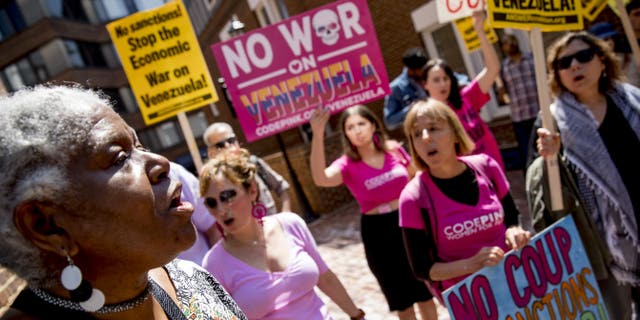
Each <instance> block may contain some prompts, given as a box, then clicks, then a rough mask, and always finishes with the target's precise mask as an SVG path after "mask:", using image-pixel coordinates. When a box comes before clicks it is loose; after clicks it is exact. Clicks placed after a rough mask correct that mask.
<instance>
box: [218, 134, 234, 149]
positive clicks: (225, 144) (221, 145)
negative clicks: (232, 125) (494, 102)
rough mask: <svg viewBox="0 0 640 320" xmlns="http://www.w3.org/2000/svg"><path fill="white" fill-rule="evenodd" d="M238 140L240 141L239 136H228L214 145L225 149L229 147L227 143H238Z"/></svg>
mask: <svg viewBox="0 0 640 320" xmlns="http://www.w3.org/2000/svg"><path fill="white" fill-rule="evenodd" d="M236 141H238V138H236V136H231V137H229V138H226V139H224V140H222V141H220V142H216V143H215V144H214V145H213V146H214V147H216V149H219V150H221V149H224V148H226V147H227V143H228V144H234V143H236Z"/></svg>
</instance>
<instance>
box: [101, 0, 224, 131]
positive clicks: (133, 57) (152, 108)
mask: <svg viewBox="0 0 640 320" xmlns="http://www.w3.org/2000/svg"><path fill="white" fill-rule="evenodd" d="M107 29H108V30H109V34H110V35H111V40H113V43H114V45H115V47H116V50H117V51H118V54H119V55H120V60H121V61H122V66H123V67H124V71H125V73H126V74H127V78H128V79H129V84H130V85H131V89H132V90H133V93H134V94H135V96H136V101H138V106H139V107H140V111H141V112H142V117H143V118H144V122H145V123H146V124H147V125H150V124H153V123H156V122H159V121H162V120H164V119H167V118H169V117H173V116H175V115H176V114H177V113H179V112H187V111H189V110H193V109H197V108H200V107H202V106H203V105H206V104H209V103H212V102H216V101H218V96H217V95H216V92H215V88H214V86H213V82H212V81H211V75H209V69H208V68H207V65H206V63H205V61H204V57H203V56H202V51H201V50H200V45H199V44H198V39H197V38H196V35H195V33H194V32H193V27H192V26H191V21H190V20H189V15H188V13H187V10H186V9H185V7H184V5H183V4H182V2H181V1H175V2H169V3H167V4H165V5H163V6H161V7H158V8H156V9H153V10H149V11H143V12H138V13H136V14H133V15H130V16H128V17H125V18H122V19H120V20H116V21H114V22H111V23H109V24H108V25H107Z"/></svg>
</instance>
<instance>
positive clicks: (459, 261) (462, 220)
mask: <svg viewBox="0 0 640 320" xmlns="http://www.w3.org/2000/svg"><path fill="white" fill-rule="evenodd" d="M404 126H405V127H404V130H405V134H406V135H407V139H408V140H409V142H410V144H411V154H412V158H413V161H414V163H415V165H416V166H417V167H418V169H420V170H421V172H420V173H419V174H417V175H416V176H415V177H414V178H413V179H412V180H411V181H410V182H409V183H408V184H407V186H406V187H405V188H404V190H403V191H402V194H401V195H400V227H401V228H402V232H403V234H404V240H405V246H406V248H407V251H408V256H409V260H410V261H411V267H412V268H413V271H414V272H415V274H416V275H418V276H419V277H420V278H422V279H424V280H428V281H430V282H431V283H433V284H435V285H434V288H435V289H436V291H437V292H439V291H440V290H444V289H446V288H448V287H450V286H452V285H454V284H455V283H457V282H458V281H460V280H461V279H463V278H464V277H466V276H467V275H469V274H471V273H474V272H476V271H478V270H480V269H481V268H483V267H485V266H491V265H495V264H497V263H498V262H499V261H500V260H501V259H502V257H503V255H504V252H505V251H508V250H510V249H512V248H520V247H522V246H524V245H525V244H526V243H527V242H528V241H529V238H530V234H529V232H526V231H524V230H522V228H520V227H519V226H518V225H517V224H518V210H517V209H516V207H515V204H514V202H513V199H512V198H511V196H510V194H509V183H508V182H507V179H506V177H505V175H504V172H503V171H502V168H501V167H500V166H499V165H498V163H497V162H496V161H495V160H494V159H492V158H491V157H489V156H486V155H484V154H480V155H473V156H464V155H466V154H469V152H470V151H471V150H473V147H474V144H473V142H472V141H471V139H470V138H469V136H468V135H467V134H466V133H465V131H464V129H463V127H462V124H461V123H460V121H459V120H458V117H457V116H456V115H455V113H454V112H453V111H452V110H451V109H450V108H449V107H448V106H447V105H445V104H443V103H442V102H439V101H437V100H435V99H429V100H428V101H421V102H418V103H416V104H415V105H414V107H413V108H412V109H411V111H409V113H408V114H407V118H406V120H405V124H404Z"/></svg>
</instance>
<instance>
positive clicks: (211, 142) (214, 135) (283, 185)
mask: <svg viewBox="0 0 640 320" xmlns="http://www.w3.org/2000/svg"><path fill="white" fill-rule="evenodd" d="M202 139H203V140H204V143H205V144H206V145H207V154H208V156H209V159H211V158H213V157H215V156H216V155H217V154H218V153H220V152H221V151H222V150H224V149H227V148H233V149H239V148H240V144H239V143H238V138H237V137H236V134H235V133H234V132H233V128H232V127H231V126H230V125H229V124H228V123H225V122H216V123H213V124H211V125H210V126H209V127H208V128H207V130H205V131H204V134H203V135H202ZM250 160H251V162H253V163H254V164H255V165H256V167H257V173H258V176H257V177H256V181H258V187H259V189H260V198H259V200H260V202H262V204H264V205H265V206H266V207H267V210H268V214H275V213H277V212H290V211H291V199H290V198H289V193H288V192H287V191H288V190H289V183H288V182H287V181H286V180H285V179H284V178H283V177H282V176H281V175H279V174H278V173H277V172H276V171H275V170H273V169H272V168H271V167H270V166H269V164H267V162H266V161H264V160H262V159H260V158H258V157H257V156H255V155H251V158H250ZM271 192H273V193H275V194H276V195H277V196H278V197H279V198H280V202H281V203H282V208H281V210H280V211H278V210H277V208H276V202H275V201H274V200H273V196H272V195H271Z"/></svg>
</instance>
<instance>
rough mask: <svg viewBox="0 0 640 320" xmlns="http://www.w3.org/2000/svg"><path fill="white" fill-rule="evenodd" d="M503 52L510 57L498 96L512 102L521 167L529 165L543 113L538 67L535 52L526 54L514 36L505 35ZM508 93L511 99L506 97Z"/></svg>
mask: <svg viewBox="0 0 640 320" xmlns="http://www.w3.org/2000/svg"><path fill="white" fill-rule="evenodd" d="M500 40H501V49H502V53H503V54H504V55H505V56H506V58H505V59H504V60H503V61H502V68H501V69H500V73H501V75H500V76H501V78H502V82H503V87H502V88H499V90H498V94H499V95H501V96H502V97H503V101H508V102H509V108H510V109H511V120H512V121H513V131H514V134H515V136H516V140H517V141H518V165H519V166H521V167H523V166H524V165H525V163H526V162H527V151H528V148H529V140H530V137H531V130H532V129H533V123H534V122H535V120H536V117H537V116H538V112H539V111H540V104H539V103H538V88H537V85H536V74H535V64H534V62H533V55H532V54H531V52H528V53H522V52H521V51H520V47H519V46H518V40H517V39H516V37H515V36H514V35H512V34H505V35H504V36H502V39H500ZM505 94H507V95H508V98H505Z"/></svg>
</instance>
